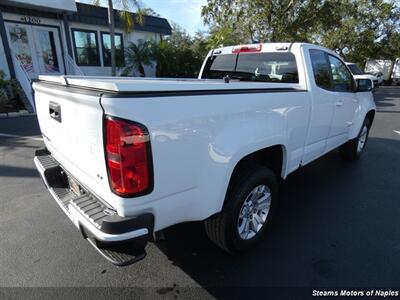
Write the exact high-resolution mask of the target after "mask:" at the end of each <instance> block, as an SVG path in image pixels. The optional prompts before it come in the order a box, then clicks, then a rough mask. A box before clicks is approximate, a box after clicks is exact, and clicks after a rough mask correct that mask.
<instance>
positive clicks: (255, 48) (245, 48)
mask: <svg viewBox="0 0 400 300" xmlns="http://www.w3.org/2000/svg"><path fill="white" fill-rule="evenodd" d="M261 49H262V44H254V45H240V46H235V47H233V48H232V53H242V52H260V51H261Z"/></svg>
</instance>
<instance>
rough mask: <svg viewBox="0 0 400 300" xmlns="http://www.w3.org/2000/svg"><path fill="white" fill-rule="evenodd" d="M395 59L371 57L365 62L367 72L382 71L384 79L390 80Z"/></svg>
mask: <svg viewBox="0 0 400 300" xmlns="http://www.w3.org/2000/svg"><path fill="white" fill-rule="evenodd" d="M392 68H393V61H391V60H389V59H371V58H369V59H368V60H367V62H366V64H365V69H364V71H365V73H369V74H377V73H381V74H382V77H383V80H384V81H389V80H390V76H391V73H392Z"/></svg>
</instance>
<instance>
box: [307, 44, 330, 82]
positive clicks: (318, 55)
mask: <svg viewBox="0 0 400 300" xmlns="http://www.w3.org/2000/svg"><path fill="white" fill-rule="evenodd" d="M310 58H311V63H312V67H313V73H314V79H315V83H316V84H317V85H318V86H319V87H321V88H323V89H328V90H330V89H331V88H332V83H331V67H330V64H329V61H328V59H327V57H326V55H325V52H324V51H321V50H310Z"/></svg>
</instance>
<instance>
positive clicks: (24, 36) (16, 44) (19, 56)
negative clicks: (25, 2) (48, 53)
mask: <svg viewBox="0 0 400 300" xmlns="http://www.w3.org/2000/svg"><path fill="white" fill-rule="evenodd" d="M5 26H6V31H7V37H8V42H9V44H10V48H11V53H12V55H13V62H14V66H15V68H19V65H21V66H22V68H23V69H24V70H25V72H26V73H27V74H28V76H29V77H30V78H32V79H33V78H37V77H38V75H39V65H38V60H37V56H36V49H35V47H34V43H33V36H32V28H31V27H32V26H30V25H24V24H15V23H5Z"/></svg>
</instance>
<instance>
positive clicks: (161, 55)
mask: <svg viewBox="0 0 400 300" xmlns="http://www.w3.org/2000/svg"><path fill="white" fill-rule="evenodd" d="M171 23H172V34H171V35H170V36H169V37H167V38H166V39H165V40H163V41H161V42H160V43H159V44H153V48H152V49H153V50H152V53H153V59H154V60H155V61H156V62H157V69H156V74H157V76H161V77H185V78H190V77H196V76H197V74H198V72H199V70H200V67H201V64H202V62H203V59H204V57H205V55H206V53H207V49H206V46H205V40H204V39H203V38H204V35H202V33H197V34H196V36H195V37H194V38H192V37H191V36H190V35H189V34H188V33H187V32H186V31H185V30H184V29H182V28H181V27H180V26H178V25H177V24H174V23H173V22H171Z"/></svg>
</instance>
